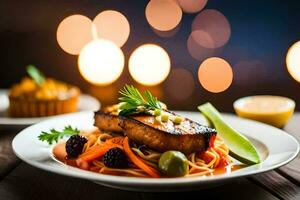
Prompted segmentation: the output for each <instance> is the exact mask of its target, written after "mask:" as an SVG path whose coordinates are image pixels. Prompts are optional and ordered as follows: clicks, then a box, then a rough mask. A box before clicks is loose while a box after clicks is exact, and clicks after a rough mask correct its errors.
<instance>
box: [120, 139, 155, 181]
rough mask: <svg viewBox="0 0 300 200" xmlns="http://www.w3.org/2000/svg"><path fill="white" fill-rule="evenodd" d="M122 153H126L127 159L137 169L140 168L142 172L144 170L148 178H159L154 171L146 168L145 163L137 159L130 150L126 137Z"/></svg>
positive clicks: (148, 167)
mask: <svg viewBox="0 0 300 200" xmlns="http://www.w3.org/2000/svg"><path fill="white" fill-rule="evenodd" d="M123 146H124V151H125V153H126V155H127V156H128V157H129V159H130V160H131V161H132V162H133V163H134V164H135V165H136V166H137V167H139V168H141V169H142V170H144V171H145V172H146V173H147V174H149V175H150V176H152V177H153V178H159V173H158V171H157V170H156V169H154V168H152V167H150V166H148V165H147V164H146V163H145V162H143V161H142V160H141V159H140V158H139V157H137V156H136V155H135V154H134V153H133V152H132V150H131V148H130V146H129V139H128V137H126V138H125V139H124V143H123Z"/></svg>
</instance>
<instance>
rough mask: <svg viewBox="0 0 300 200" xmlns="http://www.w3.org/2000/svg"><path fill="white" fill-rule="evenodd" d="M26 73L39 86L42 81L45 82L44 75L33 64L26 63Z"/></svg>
mask: <svg viewBox="0 0 300 200" xmlns="http://www.w3.org/2000/svg"><path fill="white" fill-rule="evenodd" d="M27 73H28V74H29V76H30V77H31V78H32V79H33V80H34V82H35V83H36V84H38V85H39V86H41V85H43V83H44V82H45V77H44V75H43V74H42V73H41V72H40V71H39V70H38V69H37V68H36V67H35V66H33V65H28V66H27Z"/></svg>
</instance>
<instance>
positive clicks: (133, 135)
mask: <svg viewBox="0 0 300 200" xmlns="http://www.w3.org/2000/svg"><path fill="white" fill-rule="evenodd" d="M120 118H121V120H120V124H119V125H120V127H122V129H123V130H124V132H125V133H126V135H127V136H128V137H129V138H130V139H132V140H133V141H135V142H137V143H140V144H144V145H147V146H148V147H150V148H152V149H155V150H158V151H161V152H164V151H168V150H177V151H181V152H183V153H186V154H188V153H192V152H196V151H205V150H206V149H207V148H208V146H209V141H210V138H211V137H212V136H213V135H216V134H217V132H216V130H215V129H212V128H209V127H207V126H203V125H200V124H198V123H196V122H194V121H192V120H189V119H186V118H185V119H184V121H183V122H182V123H181V124H180V125H174V124H173V123H172V122H168V123H162V124H161V123H160V122H155V118H154V117H153V116H139V115H138V116H130V117H122V116H120Z"/></svg>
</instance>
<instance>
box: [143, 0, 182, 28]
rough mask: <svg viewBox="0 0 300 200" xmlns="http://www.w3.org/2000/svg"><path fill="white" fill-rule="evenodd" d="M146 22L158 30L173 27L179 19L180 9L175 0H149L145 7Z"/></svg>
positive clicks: (180, 15)
mask: <svg viewBox="0 0 300 200" xmlns="http://www.w3.org/2000/svg"><path fill="white" fill-rule="evenodd" d="M145 14H146V18H147V21H148V23H149V24H150V25H151V26H152V27H153V28H155V29H157V30H159V31H169V30H172V29H174V28H175V27H176V26H177V25H178V24H179V23H180V21H181V17H182V10H181V8H180V7H179V5H178V4H177V2H176V1H175V0H163V1H162V0H151V1H149V3H148V5H147V7H146V11H145Z"/></svg>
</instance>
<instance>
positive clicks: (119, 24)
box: [93, 10, 130, 47]
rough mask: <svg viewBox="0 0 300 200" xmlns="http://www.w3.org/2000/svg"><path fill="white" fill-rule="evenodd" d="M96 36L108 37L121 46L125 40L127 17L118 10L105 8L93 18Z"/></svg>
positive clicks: (127, 24)
mask: <svg viewBox="0 0 300 200" xmlns="http://www.w3.org/2000/svg"><path fill="white" fill-rule="evenodd" d="M93 24H94V25H95V27H96V30H97V36H98V38H103V39H108V40H111V41H113V42H114V43H116V44H117V46H119V47H122V46H123V45H124V44H125V42H126V41H127V39H128V37H129V33H130V26H129V22H128V20H127V18H126V17H125V16H124V15H123V14H122V13H120V12H118V11H114V10H106V11H103V12H101V13H99V14H98V15H97V16H96V17H95V19H94V20H93Z"/></svg>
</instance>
